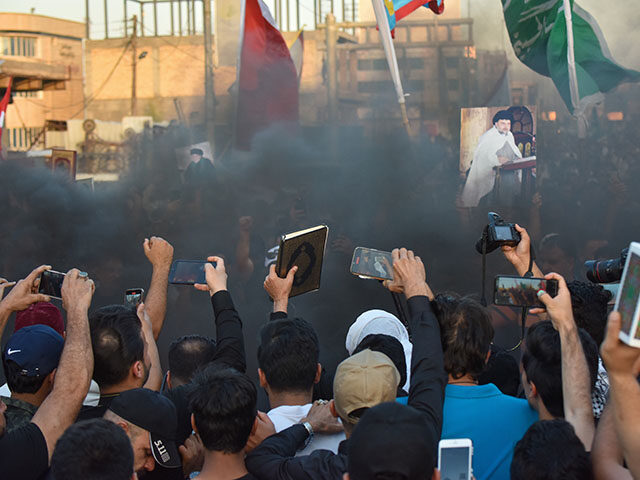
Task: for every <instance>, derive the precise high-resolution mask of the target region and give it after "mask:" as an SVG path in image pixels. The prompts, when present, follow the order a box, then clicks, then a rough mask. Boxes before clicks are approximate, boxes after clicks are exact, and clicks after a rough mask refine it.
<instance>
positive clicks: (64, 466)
mask: <svg viewBox="0 0 640 480" xmlns="http://www.w3.org/2000/svg"><path fill="white" fill-rule="evenodd" d="M50 471H51V476H52V480H77V479H79V478H91V479H101V480H136V476H135V474H134V472H133V450H132V449H131V442H130V441H129V438H128V437H127V435H126V433H125V432H124V430H123V429H122V428H120V427H119V426H117V425H115V424H114V423H113V422H109V421H107V420H103V419H101V418H94V419H92V420H85V421H83V422H78V423H76V424H74V425H71V426H70V427H69V428H68V429H67V431H66V432H64V434H63V435H62V436H61V437H60V440H58V443H56V448H55V450H54V451H53V456H52V457H51V470H50Z"/></svg>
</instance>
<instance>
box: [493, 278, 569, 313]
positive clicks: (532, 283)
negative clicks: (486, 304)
mask: <svg viewBox="0 0 640 480" xmlns="http://www.w3.org/2000/svg"><path fill="white" fill-rule="evenodd" d="M540 290H545V291H546V292H547V293H548V294H549V295H551V296H552V297H555V296H556V294H557V292H558V282H557V281H555V280H553V279H552V280H546V279H544V278H526V277H507V276H504V277H502V276H501V277H496V283H495V290H494V295H493V303H495V304H496V305H510V306H514V307H544V304H543V303H542V302H541V301H540V299H539V298H538V292H539V291H540Z"/></svg>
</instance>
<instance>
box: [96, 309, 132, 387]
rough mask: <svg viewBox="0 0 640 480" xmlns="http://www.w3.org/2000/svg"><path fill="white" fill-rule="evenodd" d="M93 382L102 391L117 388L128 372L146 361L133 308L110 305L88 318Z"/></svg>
mask: <svg viewBox="0 0 640 480" xmlns="http://www.w3.org/2000/svg"><path fill="white" fill-rule="evenodd" d="M89 326H90V329H91V346H92V348H93V358H94V367H93V379H94V380H95V381H96V382H97V383H98V385H100V387H101V388H104V387H108V386H112V385H117V384H118V383H119V382H121V381H123V380H124V379H126V378H127V375H128V372H129V369H130V368H131V366H132V365H133V364H134V363H135V362H137V361H143V360H144V341H143V340H142V325H141V323H140V319H139V318H138V315H137V314H136V312H135V310H134V309H133V308H129V307H125V306H123V305H108V306H106V307H102V308H99V309H98V310H96V311H95V312H93V313H92V314H91V315H90V316H89Z"/></svg>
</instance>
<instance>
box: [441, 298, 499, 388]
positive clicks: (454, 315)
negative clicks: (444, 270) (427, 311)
mask: <svg viewBox="0 0 640 480" xmlns="http://www.w3.org/2000/svg"><path fill="white" fill-rule="evenodd" d="M433 304H434V307H435V308H434V309H435V314H436V317H437V318H438V322H439V323H440V330H441V336H442V350H443V353H444V369H445V370H446V371H447V373H449V374H450V375H451V376H452V377H453V378H461V377H463V376H465V375H467V374H469V375H471V376H472V377H473V378H477V377H478V375H480V373H482V371H483V370H484V368H485V365H486V360H487V353H488V352H489V349H490V348H491V341H492V340H493V327H492V326H491V319H490V317H489V312H488V311H487V309H486V308H485V307H483V306H482V304H480V302H478V301H477V300H474V299H473V298H469V297H463V298H456V297H455V296H453V295H437V296H436V298H435V300H434V302H433Z"/></svg>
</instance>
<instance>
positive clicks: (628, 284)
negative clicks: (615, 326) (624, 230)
mask: <svg viewBox="0 0 640 480" xmlns="http://www.w3.org/2000/svg"><path fill="white" fill-rule="evenodd" d="M614 310H617V311H618V312H620V316H621V317H622V325H621V328H620V336H619V337H620V340H622V341H623V342H624V343H626V344H627V345H631V346H632V347H640V328H638V322H640V243H637V242H632V243H631V245H629V253H628V254H627V261H626V263H625V265H624V271H623V272H622V279H621V280H620V288H618V295H617V297H616V305H615V307H614Z"/></svg>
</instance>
